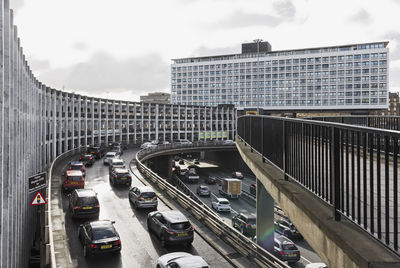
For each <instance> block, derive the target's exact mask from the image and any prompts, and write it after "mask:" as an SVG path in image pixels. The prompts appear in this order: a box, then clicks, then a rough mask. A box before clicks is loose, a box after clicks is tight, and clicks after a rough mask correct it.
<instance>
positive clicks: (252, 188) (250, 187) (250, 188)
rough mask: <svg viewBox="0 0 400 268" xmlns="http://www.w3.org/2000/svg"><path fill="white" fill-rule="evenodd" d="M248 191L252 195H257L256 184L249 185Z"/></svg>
mask: <svg viewBox="0 0 400 268" xmlns="http://www.w3.org/2000/svg"><path fill="white" fill-rule="evenodd" d="M249 190H250V193H251V194H252V195H256V193H257V184H256V183H252V184H250V186H249Z"/></svg>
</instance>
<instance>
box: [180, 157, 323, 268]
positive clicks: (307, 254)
mask: <svg viewBox="0 0 400 268" xmlns="http://www.w3.org/2000/svg"><path fill="white" fill-rule="evenodd" d="M202 161H203V160H202ZM176 165H178V161H177V162H176ZM208 176H216V177H219V178H230V177H231V172H229V171H226V170H224V168H223V167H220V168H211V169H202V170H201V176H200V180H199V184H204V185H207V186H208V187H209V188H210V191H211V197H200V199H201V200H202V201H203V202H204V203H205V204H206V205H208V206H209V207H211V202H212V200H213V199H214V198H216V197H222V196H221V195H220V194H219V193H218V187H219V186H218V184H214V185H209V184H207V183H206V178H207V177H208ZM182 181H183V182H185V180H184V179H183V177H182ZM255 182H256V179H255V178H253V177H249V176H245V177H244V179H243V181H242V189H243V190H245V191H247V192H249V186H250V185H251V184H252V183H255ZM199 184H197V183H196V184H193V183H186V182H185V185H186V186H187V187H188V188H189V189H190V190H192V191H193V192H194V193H196V189H197V187H198V185H199ZM230 203H231V208H232V211H231V212H230V213H229V212H222V213H219V215H220V216H221V217H222V218H223V220H224V221H225V222H226V223H228V224H229V225H232V217H233V216H235V215H236V214H238V213H244V214H250V215H254V216H256V207H255V203H252V202H249V201H246V200H244V199H242V198H239V199H231V200H230ZM293 242H294V243H295V244H296V246H297V247H298V248H299V250H300V252H301V254H302V258H301V260H300V261H299V262H298V263H296V266H295V267H299V268H300V267H305V265H306V264H309V263H310V262H322V260H321V258H320V257H319V256H318V255H317V254H316V253H315V251H314V250H313V249H312V248H311V246H310V245H309V244H308V243H307V241H305V240H297V241H293Z"/></svg>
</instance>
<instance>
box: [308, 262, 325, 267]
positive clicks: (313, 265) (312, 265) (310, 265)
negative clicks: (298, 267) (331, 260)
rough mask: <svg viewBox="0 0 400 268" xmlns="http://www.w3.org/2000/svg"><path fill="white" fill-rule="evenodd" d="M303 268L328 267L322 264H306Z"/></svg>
mask: <svg viewBox="0 0 400 268" xmlns="http://www.w3.org/2000/svg"><path fill="white" fill-rule="evenodd" d="M305 268H328V265H326V264H325V263H323V262H314V263H309V264H307V265H306V267H305Z"/></svg>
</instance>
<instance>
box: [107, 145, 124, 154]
mask: <svg viewBox="0 0 400 268" xmlns="http://www.w3.org/2000/svg"><path fill="white" fill-rule="evenodd" d="M110 152H117V153H118V154H119V155H122V154H123V153H124V151H123V150H122V147H121V146H113V147H112V148H111V150H110Z"/></svg>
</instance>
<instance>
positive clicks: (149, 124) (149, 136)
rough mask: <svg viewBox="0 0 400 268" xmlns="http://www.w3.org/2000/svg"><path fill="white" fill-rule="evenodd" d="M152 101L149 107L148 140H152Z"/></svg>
mask: <svg viewBox="0 0 400 268" xmlns="http://www.w3.org/2000/svg"><path fill="white" fill-rule="evenodd" d="M151 106H152V105H151V103H149V107H148V109H147V113H148V118H147V119H148V120H147V131H148V138H147V139H148V140H151Z"/></svg>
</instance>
